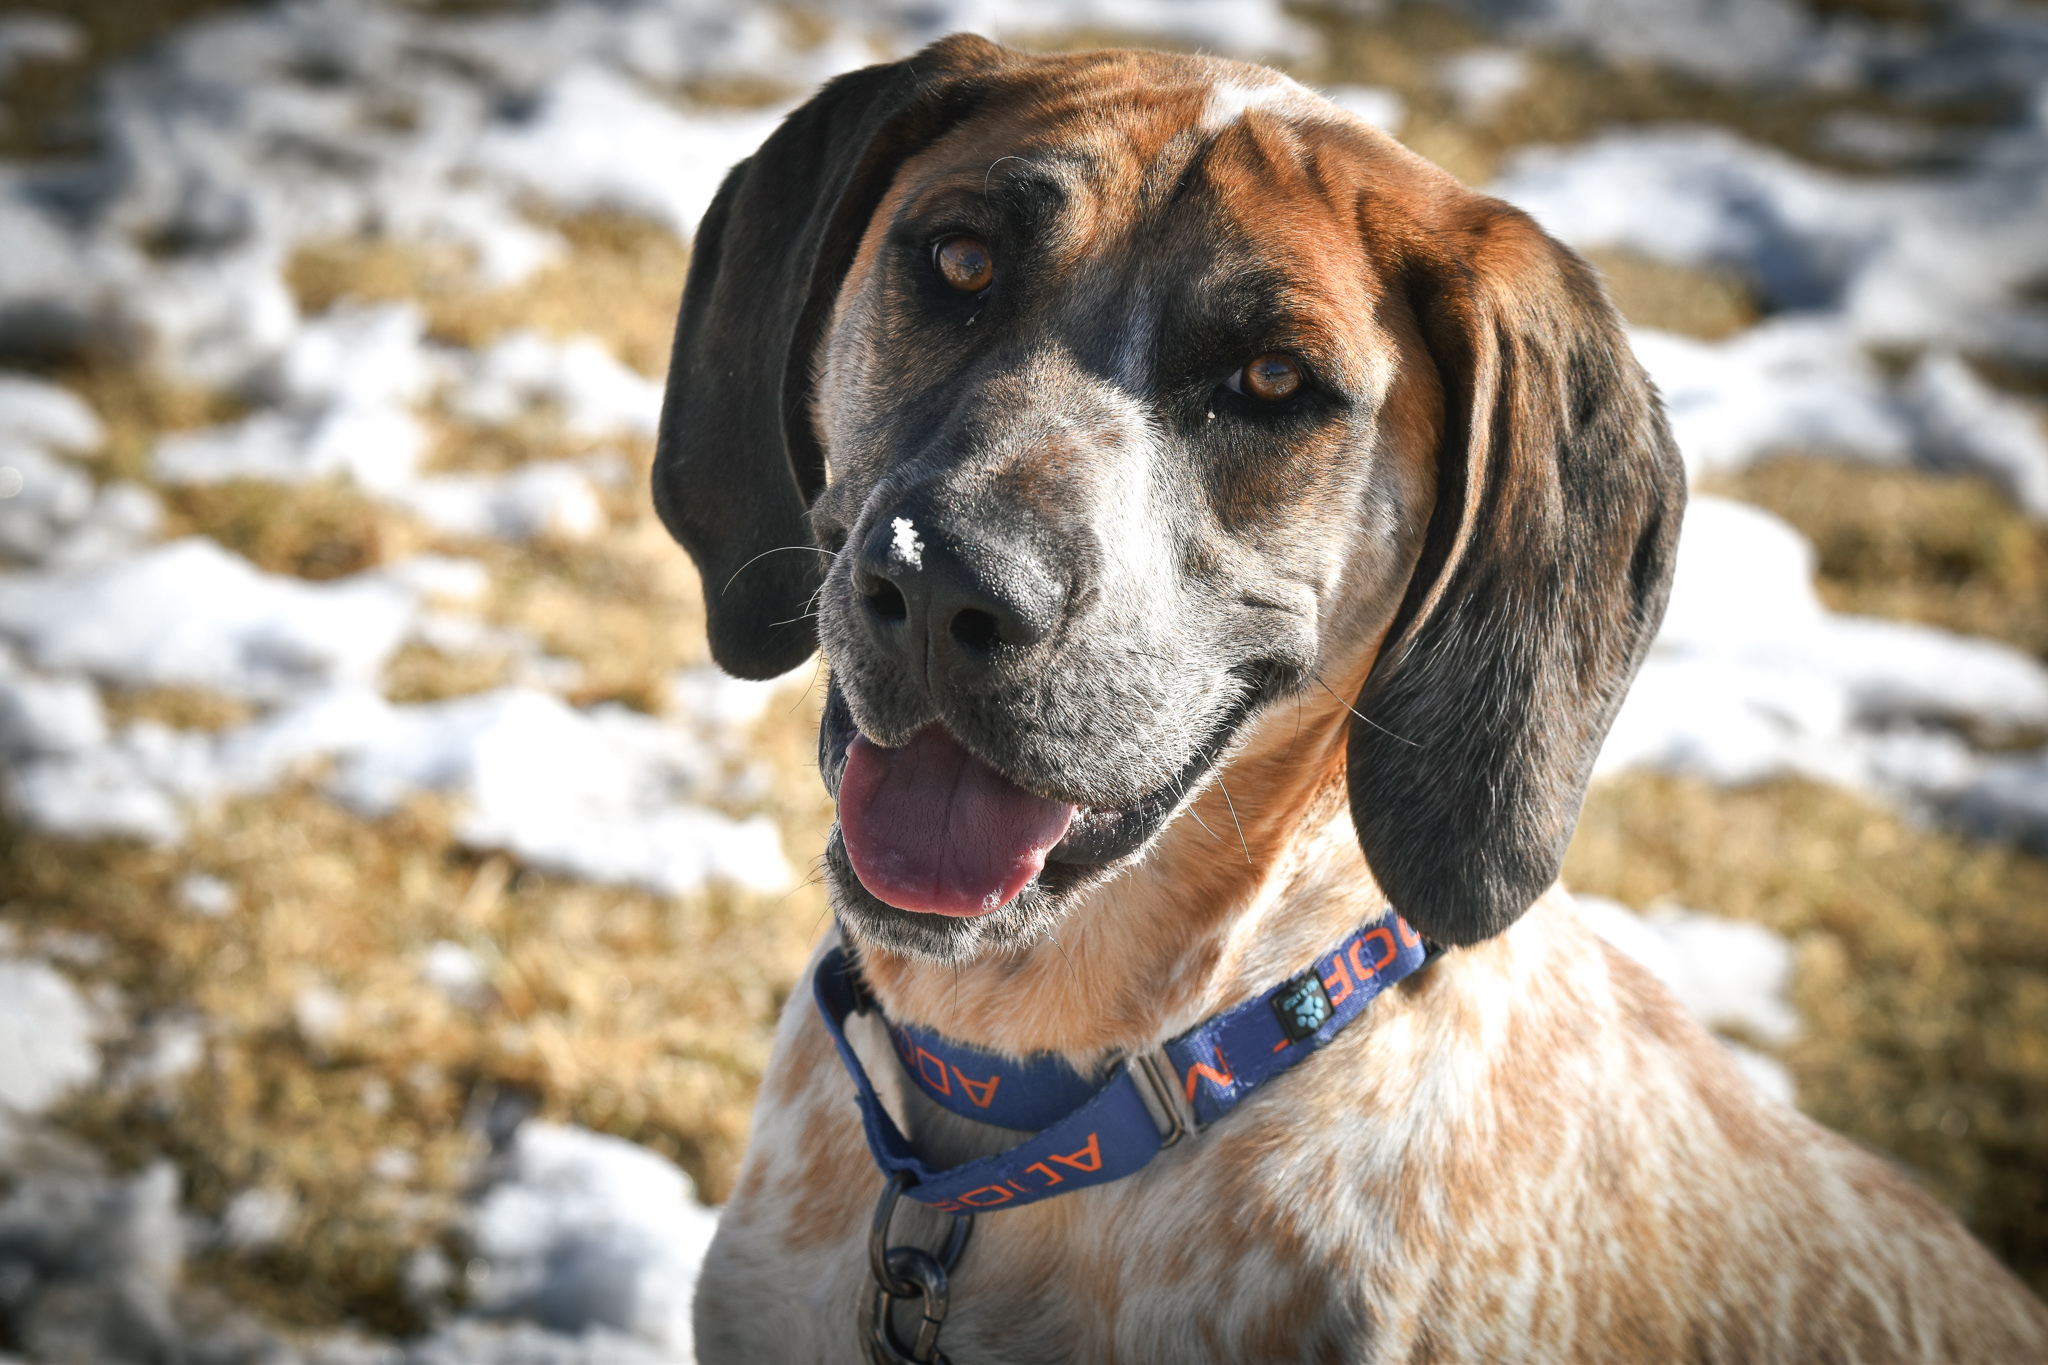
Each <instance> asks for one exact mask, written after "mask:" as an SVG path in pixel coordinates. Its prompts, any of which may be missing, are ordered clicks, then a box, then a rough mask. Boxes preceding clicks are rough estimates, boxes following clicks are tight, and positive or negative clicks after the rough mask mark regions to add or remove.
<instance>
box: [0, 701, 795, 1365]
mask: <svg viewBox="0 0 2048 1365" xmlns="http://www.w3.org/2000/svg"><path fill="white" fill-rule="evenodd" d="M804 709H806V710H807V708H804ZM814 717H815V713H810V715H809V716H807V719H811V720H813V721H814ZM813 785H815V783H813ZM810 804H811V807H812V809H811V810H810V811H809V812H807V813H808V814H810V815H812V816H815V813H816V812H815V806H816V798H815V797H813V798H811V803H810ZM449 819H450V817H449V813H448V812H447V811H446V810H445V809H443V808H442V807H441V805H440V804H439V803H437V802H435V801H431V800H421V801H417V802H415V803H413V804H412V805H411V806H410V807H408V808H407V809H406V810H405V811H404V812H402V813H400V814H398V815H394V816H392V817H390V818H388V819H383V820H365V819H361V818H359V817H356V816H353V815H351V814H349V813H347V812H346V811H344V810H342V809H340V808H338V807H336V806H334V805H333V804H331V803H330V802H328V801H327V800H325V799H323V798H322V797H320V796H318V795H316V794H314V793H312V792H310V791H305V790H300V791H296V792H287V793H284V794H281V795H278V796H274V797H271V798H267V799H265V800H262V801H250V802H243V803H239V804H236V805H233V806H230V807H229V808H228V809H226V810H225V811H223V812H221V813H220V814H219V815H218V817H217V818H216V819H213V820H211V821H209V822H206V823H205V824H203V825H202V827H201V828H200V829H199V830H198V831H196V833H195V835H194V837H193V839H192V841H191V844H190V846H189V848H187V849H185V850H182V851H176V852H173V851H164V850H156V849H149V848H143V847H138V846H135V845H130V844H125V843H119V842H96V843H86V844H80V843H76V842H71V841H63V840H52V839H45V838H40V837H35V836H30V835H25V834H22V833H20V832H18V831H10V832H8V833H7V834H6V835H5V838H6V844H7V846H6V849H5V857H4V858H0V907H4V908H0V914H4V916H5V918H6V920H7V921H8V922H9V923H11V924H12V925H14V926H15V928H16V929H17V931H18V932H20V933H22V934H23V936H24V937H25V938H26V939H27V940H28V941H29V942H31V943H33V942H34V941H35V939H36V937H37V936H38V935H39V934H41V933H43V932H45V931H52V930H56V931H69V932H73V933H86V934H92V935H95V936H98V937H99V938H101V939H102V940H103V941H104V942H105V943H106V944H107V945H108V949H109V951H108V953H107V955H106V957H105V958H104V960H103V961H101V962H100V963H99V964H97V965H96V966H93V967H91V968H88V969H86V971H85V975H87V976H88V977H89V978H91V979H94V980H98V981H103V982H108V983H111V984H113V985H114V986H116V987H118V988H119V990H120V991H121V992H122V994H123V996H124V997H125V999H126V1000H127V1002H128V1003H129V1005H130V1006H131V1007H132V1008H134V1009H135V1010H136V1012H137V1013H138V1014H139V1015H140V1016H142V1017H149V1016H150V1015H152V1014H157V1013H169V1014H179V1013H183V1012H187V1011H194V1010H196V1011H198V1012H199V1013H200V1014H201V1015H202V1016H203V1017H204V1019H205V1020H206V1023H207V1032H208V1041H207V1048H206V1058H205V1061H204V1062H203V1063H202V1064H201V1065H200V1066H199V1067H198V1068H197V1069H195V1070H194V1071H193V1072H191V1073H190V1074H189V1075H187V1076H185V1077H184V1078H182V1079H181V1080H179V1081H178V1082H176V1083H174V1084H172V1085H169V1086H144V1087H141V1088H137V1089H134V1090H130V1091H128V1092H126V1093H120V1094H102V1095H98V1096H95V1097H90V1098H87V1099H84V1100H81V1101H79V1102H76V1103H74V1104H73V1105H72V1106H71V1107H70V1108H69V1109H68V1110H67V1111H66V1112H65V1113H64V1115H63V1119H64V1121H65V1122H66V1123H67V1124H68V1125H69V1126H70V1127H71V1128H73V1129H74V1130H75V1131H77V1132H79V1133H80V1134H81V1135H83V1136H85V1137H86V1138H88V1139H89V1140H91V1141H92V1142H93V1143H94V1144H95V1145H96V1146H98V1147H99V1148H101V1149H102V1150H104V1151H106V1152H107V1153H108V1154H109V1155H110V1156H112V1157H113V1158H114V1159H115V1160H116V1161H117V1162H119V1163H122V1164H139V1163H141V1162H143V1161H145V1160H147V1159H149V1158H150V1157H151V1156H153V1155H155V1154H157V1153H167V1154H169V1155H170V1156H172V1157H173V1158H174V1159H175V1160H176V1161H177V1162H178V1164H179V1167H180V1169H181V1170H182V1171H183V1172H184V1175H185V1181H186V1197H187V1199H188V1201H189V1202H190V1203H191V1204H193V1205H194V1206H195V1207H197V1208H199V1209H202V1210H205V1211H207V1212H214V1213H217V1212H218V1211H219V1210H220V1209H221V1208H222V1207H224V1206H225V1204H226V1202H227V1200H228V1199H229V1198H230V1197H231V1196H232V1194H233V1193H234V1192H236V1191H239V1190H243V1189H249V1188H267V1189H272V1190H278V1191H283V1192H285V1193H287V1194H289V1195H290V1196H292V1197H293V1198H295V1199H296V1200H297V1201H298V1204H299V1207H300V1214H299V1218H298V1221H297V1223H296V1225H295V1226H294V1227H293V1229H292V1230H291V1232H290V1234H289V1235H288V1236H287V1237H286V1239H285V1240H284V1242H283V1243H281V1244H280V1245H278V1246H274V1247H270V1248H266V1249H261V1250H256V1251H248V1252H231V1251H217V1252H215V1253H214V1254H213V1255H211V1256H210V1257H209V1258H208V1259H206V1260H205V1261H204V1262H202V1264H201V1265H200V1266H199V1267H198V1268H197V1270H196V1272H195V1273H197V1274H198V1275H199V1277H200V1278H202V1279H205V1280H212V1281H214V1282H216V1283H219V1284H221V1285H222V1286H223V1287H225V1288H227V1289H228V1290H230V1291H231V1292H232V1293H234V1294H235V1295H236V1296H237V1297H239V1298H241V1299H242V1300H244V1301H245V1302H251V1303H253V1304H254V1305H256V1306H259V1307H261V1308H263V1309H265V1310H266V1311H267V1312H269V1313H270V1314H271V1315H272V1316H273V1317H275V1318H277V1319H278V1320H281V1321H284V1322H287V1323H300V1324H327V1323H334V1322H337V1321H340V1320H343V1319H344V1318H357V1319H360V1320H362V1321H364V1322H366V1323H369V1324H371V1325H373V1326H376V1327H379V1328H381V1329H384V1330H407V1329H409V1328H413V1327H416V1326H417V1325H418V1318H417V1315H416V1311H415V1307H414V1306H413V1305H409V1304H408V1303H407V1302H406V1300H405V1299H404V1296H403V1294H402V1293H401V1291H400V1285H399V1274H400V1271H401V1268H402V1266H403V1264H404V1262H405V1259H406V1257H407V1255H409V1254H410V1252H411V1251H412V1250H413V1249H415V1248H417V1247H419V1246H422V1245H426V1244H428V1243H431V1242H443V1243H446V1244H448V1245H449V1246H450V1249H451V1250H453V1251H455V1252H456V1253H457V1255H458V1257H459V1255H460V1254H461V1249H460V1247H459V1246H456V1245H455V1244H454V1235H453V1234H452V1233H451V1231H450V1225H451V1220H452V1218H453V1216H454V1214H455V1212H456V1209H457V1203H458V1199H459V1196H460V1195H461V1193H462V1192H463V1190H464V1188H465V1187H466V1184H467V1182H468V1181H469V1180H471V1179H472V1178H473V1176H474V1172H475V1162H476V1160H477V1158H478V1157H479V1155H480V1154H481V1146H480V1143H481V1139H480V1137H479V1133H478V1123H477V1118H478V1112H477V1111H478V1108H479V1106H480V1105H482V1104H484V1103H487V1102H488V1100H489V1099H490V1097H491V1096H492V1095H493V1094H495V1093H500V1092H502V1091H503V1090H505V1089H507V1088H510V1089H514V1090H517V1091H518V1092H520V1093H523V1094H526V1095H530V1096H531V1097H532V1098H533V1101H534V1103H535V1104H536V1105H537V1107H538V1109H539V1111H540V1112H541V1113H542V1114H544V1115H547V1116H549V1117H554V1118H558V1119H566V1120H571V1121H575V1122H579V1123H583V1124H586V1125H589V1126H591V1127H594V1128H598V1129H602V1130H605V1131H609V1132H613V1133H617V1134H619V1135H621V1136H624V1137H628V1138H631V1139H633V1140H635V1141H638V1142H643V1143H646V1144H648V1145H649V1146H651V1147H653V1148H655V1149H656V1150H658V1151H661V1152H663V1153H665V1154H666V1155H668V1156H670V1157H672V1158H673V1159H675V1160H676V1161H678V1162H679V1163H680V1164H681V1165H682V1166H683V1168H684V1169H685V1170H687V1171H689V1172H690V1174H691V1175H692V1176H693V1177H694V1178H695V1179H696V1180H697V1182H698V1186H699V1188H700V1190H701V1191H702V1192H703V1194H704V1195H705V1196H706V1197H707V1198H709V1199H712V1200H719V1199H722V1198H723V1197H724V1195H725V1193H726V1191H727V1190H728V1189H729V1187H730V1184H731V1180H732V1176H733V1173H734V1170H735V1168H736V1166H737V1163H738V1158H739V1153H740V1150H741V1147H742V1144H743V1143H744V1140H745V1132H746V1123H747V1113H748V1109H749V1107H750V1105H751V1102H752V1096H753V1091H754V1088H755V1086H756V1084H757V1083H758V1079H759V1075H760V1071H761V1068H762V1066H763V1065H764V1063H765V1061H766V1058H767V1039H768V1035H769V1030H770V1026H771V1024H772V1020H773V1017H774V1014H775V1012H776V1010H777V1009H778V1008H779V1007H780V1005H781V1002H782V1000H783V998H784V997H785V996H786V995H787V993H788V991H789V990H790V989H791V986H792V983H793V981H794V979H795V975H796V972H797V970H798V968H799V967H800V966H801V963H802V960H803V957H804V954H805V952H806V949H807V945H808V942H809V941H810V938H811V937H812V936H813V934H814V933H815V931H816V929H817V927H818V925H819V924H820V922H821V919H822V915H823V902H822V897H821V896H820V895H819V893H818V892H817V891H816V890H815V889H814V888H811V887H808V886H805V887H800V888H799V889H798V890H797V891H796V892H794V893H792V894H791V895H790V896H788V897H786V898H774V897H763V896H755V895H750V894H745V893H738V892H733V891H730V890H724V889H718V890H710V891H706V892H704V893H701V894H698V895H693V896H686V897H681V898H663V897H658V896H653V895H649V894H647V893H644V892H640V891H636V890H631V889H625V888H619V887H604V886H593V885H589V884H585V883H579V882H571V881H567V880H563V879H558V878H552V877H547V876H543V875H540V874H537V873H533V872H515V871H514V869H513V867H512V865H511V864H510V863H508V862H507V861H506V860H505V859H503V858H501V857H496V856H490V855H484V854H479V853H476V852H472V851H469V850H466V849H463V848H462V847H460V846H459V845H457V844H456V843H454V841H453V840H452V838H451V836H450V834H449ZM792 851H793V852H796V851H798V849H797V846H796V845H795V844H792ZM800 856H801V855H800ZM194 869H203V870H205V871H207V872H209V873H211V874H213V875H215V876H218V877H221V878H222V879H224V880H225V881H227V882H228V883H229V884H230V885H231V886H233V887H234V888H235V891H236V893H237V905H236V908H235V909H233V910H232V911H231V912H230V913H229V914H227V915H226V916H224V917H221V918H218V919H216V918H210V917H207V916H203V915H199V914H196V913H193V912H190V911H187V910H184V909H182V908H180V907H179V905H178V904H177V901H176V897H175V892H174V887H175V884H176V882H177V880H178V878H179V877H180V876H182V875H183V874H184V873H186V872H188V871H190V870H194ZM444 939H445V940H451V941H455V942H459V943H462V944H464V945H465V946H466V947H468V948H469V949H470V950H471V952H473V953H474V954H475V955H476V957H477V958H478V959H479V960H480V961H481V962H482V963H483V964H484V965H485V969H486V972H487V976H488V981H489V990H488V992H487V993H486V995H485V997H484V998H482V999H480V1000H478V1001H476V1002H473V1003H465V1002H461V1001H457V1000H451V999H450V998H449V997H448V996H447V995H446V994H444V993H443V992H442V991H441V990H440V989H439V988H437V987H435V986H433V985H431V984H430V983H428V982H426V981H425V980H423V979H422V977H421V976H420V970H419V968H420V960H421V954H422V952H423V951H424V950H425V948H426V947H427V946H428V945H429V944H432V943H434V942H436V941H437V940H444ZM322 990H327V991H332V992H334V993H335V994H336V997H337V998H338V999H340V1000H343V1001H346V1002H347V1003H346V1006H345V1008H344V1009H342V1010H340V1011H338V1012H337V1013H336V1016H335V1017H334V1018H333V1019H330V1020H322V1019H320V1017H319V1015H318V1013H317V1011H309V1010H307V1009H306V1008H304V1006H303V1004H302V1002H303V1001H304V1000H305V999H306V998H307V992H309V991H313V992H318V991H322ZM115 1060H116V1064H118V1059H115ZM393 1151H396V1152H399V1153H403V1154H405V1159H406V1160H408V1161H410V1162H411V1163H414V1169H413V1171H412V1172H411V1173H409V1174H407V1173H404V1172H401V1173H399V1174H398V1175H397V1176H396V1177H395V1178H394V1177H393V1176H392V1175H391V1174H390V1173H389V1172H386V1173H383V1174H380V1173H379V1172H378V1170H377V1169H376V1165H377V1162H378V1158H379V1154H380V1153H388V1152H393ZM389 1159H390V1158H389V1157H386V1160H389ZM458 1263H459V1260H458Z"/></svg>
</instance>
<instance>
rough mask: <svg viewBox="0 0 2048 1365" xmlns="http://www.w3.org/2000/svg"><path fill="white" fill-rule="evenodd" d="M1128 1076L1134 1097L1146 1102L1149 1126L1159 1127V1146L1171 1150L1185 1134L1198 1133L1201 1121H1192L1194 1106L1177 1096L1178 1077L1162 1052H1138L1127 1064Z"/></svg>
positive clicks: (1164, 1051) (1193, 1118)
mask: <svg viewBox="0 0 2048 1365" xmlns="http://www.w3.org/2000/svg"><path fill="white" fill-rule="evenodd" d="M1125 1065H1127V1066H1128V1067H1130V1070H1131V1075H1132V1077H1133V1078H1134V1079H1136V1081H1137V1082H1138V1097H1139V1098H1140V1099H1143V1100H1145V1101H1146V1105H1145V1107H1146V1108H1147V1109H1149V1110H1151V1111H1152V1122H1154V1123H1155V1124H1158V1125H1159V1138H1160V1141H1159V1145H1160V1146H1161V1147H1162V1148H1165V1147H1171V1146H1173V1144H1174V1143H1176V1142H1179V1141H1180V1140H1181V1139H1182V1138H1184V1137H1186V1136H1187V1135H1188V1134H1189V1133H1193V1132H1199V1131H1200V1130H1201V1127H1202V1121H1201V1120H1200V1119H1198V1118H1196V1117H1195V1109H1194V1106H1193V1105H1191V1104H1189V1103H1188V1102H1187V1101H1186V1100H1185V1098H1184V1097H1183V1096H1182V1095H1181V1093H1180V1086H1179V1084H1177V1082H1178V1081H1179V1080H1180V1076H1179V1073H1177V1072H1176V1071H1175V1070H1174V1069H1173V1063H1172V1062H1170V1061H1168V1060H1167V1057H1166V1049H1165V1048H1163V1047H1162V1048H1154V1049H1152V1051H1150V1052H1140V1053H1138V1054H1136V1055H1135V1056H1133V1057H1132V1058H1131V1059H1130V1060H1129V1061H1128V1062H1127V1063H1125Z"/></svg>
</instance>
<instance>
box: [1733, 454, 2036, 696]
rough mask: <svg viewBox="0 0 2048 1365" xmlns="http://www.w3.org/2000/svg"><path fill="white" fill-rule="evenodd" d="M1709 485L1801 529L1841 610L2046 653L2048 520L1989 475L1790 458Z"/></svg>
mask: <svg viewBox="0 0 2048 1365" xmlns="http://www.w3.org/2000/svg"><path fill="white" fill-rule="evenodd" d="M1708 487H1710V488H1712V489H1713V490H1715V491H1718V492H1725V493H1728V494H1730V495H1732V496H1734V497H1738V498H1742V499H1744V500H1745V501H1748V502H1753V503H1755V504H1757V505H1758V506H1760V507H1766V508H1769V509H1770V510H1771V511H1773V512H1776V513H1777V514H1778V515H1779V516H1781V517H1783V518H1785V520H1787V521H1789V522H1791V523H1792V524H1793V525H1794V526H1796V527H1798V528H1799V530H1800V532H1801V533H1802V534H1804V535H1805V536H1806V537H1807V538H1808V539H1809V540H1811V541H1812V542H1813V545H1814V550H1815V552H1816V554H1817V556H1818V560H1819V568H1820V580H1819V586H1820V593H1821V598H1822V600H1824V601H1825V602H1826V603H1827V604H1828V606H1830V607H1831V608H1833V609H1834V610H1836V611H1850V612H1858V613H1861V614H1864V615H1869V616H1890V617H1895V618H1898V619H1901V620H1908V621H1920V622H1924V623H1926V624H1928V625H1933V626H1942V627H1945V628H1946V629H1949V630H1957V631H1963V632H1965V633H1967V634H1972V635H1988V636H1990V637H1992V638H1993V639H1999V640H2004V641H2006V642H2008V643H2010V644H2013V645H2016V646H2018V647H2019V648H2021V649H2024V650H2026V651H2028V652H2029V653H2031V654H2033V655H2035V656H2037V657H2039V658H2044V659H2048V527H2044V526H2042V525H2041V524H2040V523H2038V522H2035V521H2032V520H2029V519H2028V517H2027V516H2026V514H2025V513H2023V512H2021V511H2020V510H2019V509H2018V508H2017V507H2015V506H2014V505H2013V504H2012V502H2011V501H2010V500H2009V499H2008V498H2006V496H2005V495H2004V494H2003V493H2002V492H2000V491H1999V490H1998V489H1997V488H1996V487H1995V486H1993V485H1992V484H1991V483H1990V482H1988V481H1987V480H1984V479H1981V478H1975V477H1964V476H1944V475H1940V474H1930V473H1927V472H1925V471H1922V470H1915V469H1883V468H1872V467H1871V466H1870V465H1868V464H1859V463H1856V462H1853V461H1845V460H1830V459H1821V458H1815V457H1808V456H1788V457H1784V458H1781V459H1775V460H1767V461H1765V462H1763V463H1761V464H1756V465H1752V466H1751V467H1750V468H1748V469H1746V470H1743V471H1741V472H1740V473H1737V474H1732V475H1722V476H1718V477H1717V478H1715V479H1714V480H1712V481H1710V483H1709V484H1708Z"/></svg>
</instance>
